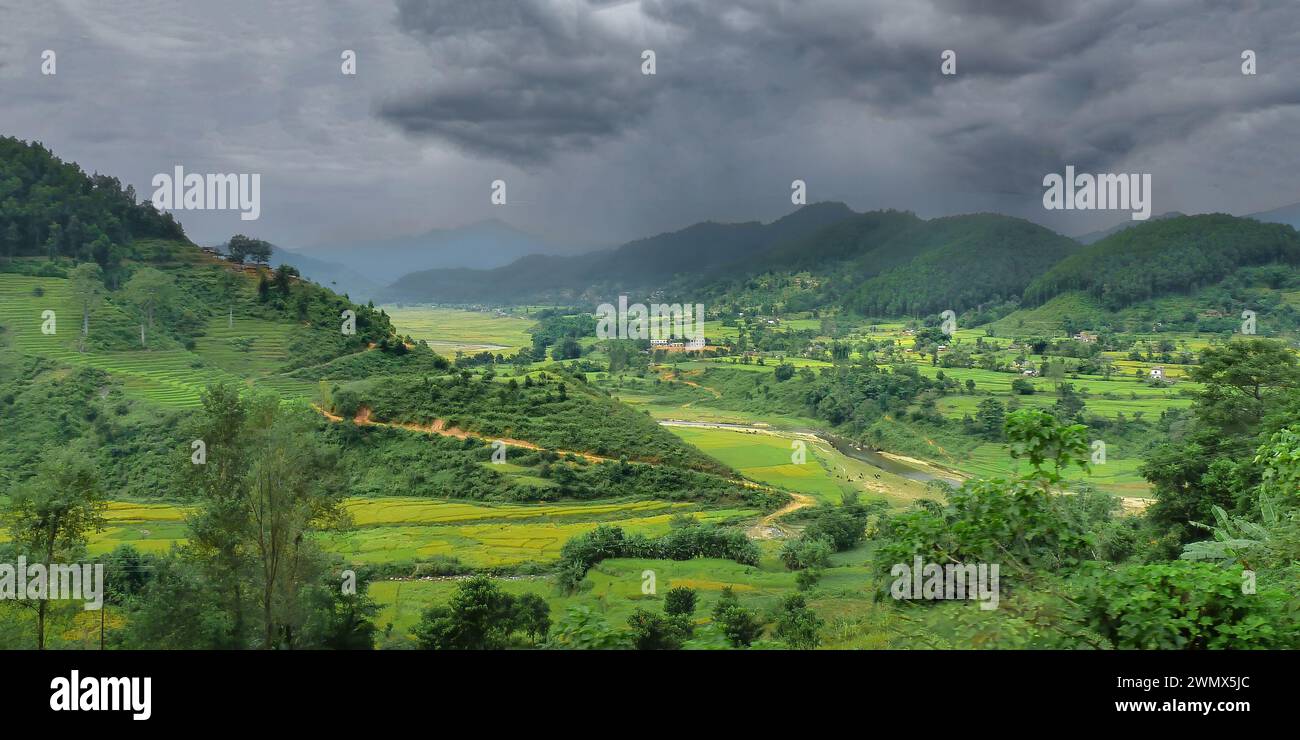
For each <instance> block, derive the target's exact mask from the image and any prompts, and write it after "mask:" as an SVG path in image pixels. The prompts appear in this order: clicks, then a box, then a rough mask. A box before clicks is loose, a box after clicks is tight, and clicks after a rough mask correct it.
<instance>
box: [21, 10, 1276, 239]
mask: <svg viewBox="0 0 1300 740" xmlns="http://www.w3.org/2000/svg"><path fill="white" fill-rule="evenodd" d="M0 8H3V10H0V18H3V19H4V20H3V23H2V24H0V89H3V90H4V91H5V98H4V103H3V105H0V134H13V135H17V136H20V137H21V138H25V139H35V140H41V141H44V142H45V143H46V144H48V145H49V146H51V147H52V148H53V149H54V150H55V151H56V152H57V153H59V154H60V155H61V156H64V157H65V158H68V159H72V160H75V161H78V162H80V163H81V164H83V166H85V167H86V168H87V169H91V170H98V171H101V172H110V173H113V174H114V175H117V176H119V177H121V178H123V180H125V181H128V182H131V183H133V184H134V185H135V186H136V189H137V191H140V192H148V191H149V190H150V189H151V188H150V178H151V177H152V176H153V174H154V173H157V172H165V171H170V168H171V167H173V166H174V165H175V164H177V163H182V164H184V165H186V167H187V169H193V170H194V171H213V172H229V171H237V172H257V173H262V175H263V180H262V183H263V197H264V200H265V203H264V208H263V210H262V213H263V217H262V219H261V220H260V221H258V222H257V224H256V229H255V235H257V236H260V237H263V238H268V239H271V240H272V241H278V242H282V243H284V244H285V245H286V246H293V245H300V244H310V243H316V242H321V241H330V240H337V239H345V238H351V237H355V236H367V237H370V236H391V235H397V234H410V233H416V232H421V231H424V230H427V229H429V228H433V227H449V226H457V225H462V224H465V223H468V222H472V221H476V220H480V219H485V218H492V217H496V218H502V219H504V220H507V221H509V222H511V223H512V224H513V225H515V226H518V227H520V228H523V229H525V230H530V231H534V232H537V233H540V234H542V235H545V236H548V237H551V238H552V239H553V240H557V241H567V242H569V243H575V242H580V243H583V244H587V245H593V244H610V243H616V242H618V241H622V240H625V239H630V238H635V237H640V236H644V235H646V234H650V233H657V232H661V231H665V230H669V229H675V228H681V227H683V226H686V225H688V224H690V223H691V222H694V221H699V220H706V219H712V220H724V221H725V220H732V221H741V220H751V219H755V218H758V219H764V220H768V219H772V218H776V217H779V216H781V215H783V214H785V213H787V212H789V210H791V208H792V205H791V203H790V198H789V192H790V191H789V186H790V182H791V180H793V179H796V178H798V179H803V180H806V181H807V183H808V188H809V198H810V199H811V200H814V201H815V200H825V199H842V200H844V201H846V202H848V203H849V205H851V206H853V207H854V208H857V209H859V210H864V209H872V208H881V207H892V208H907V209H912V210H915V211H917V212H918V213H920V214H921V215H923V216H934V215H944V214H948V213H958V212H969V211H972V210H1000V211H1003V212H1006V213H1011V214H1014V215H1020V216H1025V217H1028V218H1033V219H1036V220H1039V221H1041V222H1043V223H1046V224H1047V225H1049V226H1052V227H1054V228H1058V229H1061V230H1064V231H1066V232H1068V233H1080V232H1082V231H1087V230H1091V229H1092V228H1097V227H1105V226H1109V225H1111V224H1112V223H1114V222H1115V221H1116V220H1117V219H1116V218H1115V214H1113V213H1110V214H1107V213H1088V212H1079V211H1072V212H1068V213H1062V212H1056V211H1053V212H1046V211H1044V210H1043V208H1042V203H1041V191H1042V179H1043V176H1044V175H1045V174H1047V173H1049V172H1058V173H1059V172H1061V171H1063V168H1064V167H1065V166H1066V165H1075V166H1076V167H1078V168H1081V170H1083V171H1092V172H1134V171H1138V172H1150V173H1152V174H1153V181H1154V190H1155V202H1154V204H1153V208H1154V210H1155V211H1156V212H1162V211H1167V210H1181V211H1184V212H1197V211H1206V210H1220V211H1229V212H1234V213H1248V212H1252V211H1258V210H1264V209H1267V208H1272V207H1276V206H1280V205H1284V204H1287V203H1291V202H1295V201H1297V200H1300V190H1297V186H1296V183H1295V177H1294V172H1295V170H1296V168H1297V167H1300V147H1297V146H1296V144H1295V143H1294V131H1296V130H1298V129H1300V31H1298V30H1297V29H1300V3H1297V2H1294V1H1293V0H1257V1H1256V2H1250V1H1249V0H1247V1H1245V2H1242V1H1240V0H1158V1H1156V0H1151V1H1149V2H1142V3H1134V2H1131V0H1074V1H1071V2H1060V1H1058V0H473V1H471V0H434V1H423V2H421V1H418V0H393V2H391V3H382V2H375V1H374V0H331V2H328V3H321V2H319V0H281V1H280V2H276V3H264V2H259V1H258V0H220V2H218V0H202V1H199V0H187V1H182V0H133V2H131V3H115V4H105V3H100V2H96V0H54V1H53V2H45V3H22V2H14V1H13V0H0ZM46 48H52V49H56V50H57V51H58V53H59V73H58V76H57V77H46V76H42V75H41V74H40V53H41V51H42V50H43V49H46ZM343 49H353V50H355V51H356V52H357V56H358V69H359V71H358V74H357V75H356V76H354V77H346V76H344V75H342V74H341V73H340V68H339V63H340V62H339V59H340V57H339V55H340V52H341V51H342V50H343ZM644 49H653V50H654V51H655V52H656V54H657V68H658V69H657V71H658V74H657V75H655V76H653V77H647V76H643V75H642V74H641V63H642V62H641V52H642V50H644ZM945 49H951V50H953V51H955V52H956V54H957V74H956V75H955V76H944V75H942V74H941V73H940V54H941V53H942V52H943V51H944V50H945ZM1243 49H1253V50H1255V51H1256V52H1257V53H1258V64H1259V74H1258V75H1256V76H1253V77H1248V76H1244V75H1242V74H1241V70H1240V66H1241V59H1240V54H1241V51H1242V50H1243ZM497 178H504V179H507V180H508V181H509V187H510V204H509V206H508V207H494V206H492V205H491V203H490V201H489V198H488V193H489V184H490V183H491V182H492V181H493V180H495V179H497ZM232 219H233V221H232ZM182 220H183V222H184V224H185V226H186V228H187V229H188V230H189V231H190V233H191V234H193V235H195V237H196V238H198V239H200V240H202V241H216V240H220V239H225V238H228V237H229V235H230V234H231V233H236V232H237V231H240V230H243V229H245V228H248V224H246V223H243V222H240V221H239V220H238V216H232V215H231V214H221V213H209V212H193V213H185V214H183V216H182Z"/></svg>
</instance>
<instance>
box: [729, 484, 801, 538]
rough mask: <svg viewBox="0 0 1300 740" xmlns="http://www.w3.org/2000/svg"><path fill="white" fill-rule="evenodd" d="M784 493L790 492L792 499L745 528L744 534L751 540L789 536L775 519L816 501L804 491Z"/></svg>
mask: <svg viewBox="0 0 1300 740" xmlns="http://www.w3.org/2000/svg"><path fill="white" fill-rule="evenodd" d="M786 493H788V494H790V497H791V498H793V499H794V500H793V501H791V502H790V503H788V504H786V505H785V506H782V507H781V508H779V509H777V510H776V511H774V512H772V513H771V514H768V515H767V516H765V517H763V518H762V519H760V520H758V524H755V525H753V526H752V527H750V528H749V529H747V530H745V534H746V535H748V536H749V538H750V539H751V540H771V539H777V538H781V539H784V538H786V537H789V536H790V532H789V531H788V530H786V528H785V527H782V526H781V525H780V524H778V523H777V520H778V519H780V518H781V517H783V516H786V515H787V514H793V513H794V512H796V511H798V510H800V509H803V508H806V507H808V506H812V505H813V504H815V503H817V501H816V500H814V499H813V497H812V496H809V495H807V494H805V493H796V492H794V491H786Z"/></svg>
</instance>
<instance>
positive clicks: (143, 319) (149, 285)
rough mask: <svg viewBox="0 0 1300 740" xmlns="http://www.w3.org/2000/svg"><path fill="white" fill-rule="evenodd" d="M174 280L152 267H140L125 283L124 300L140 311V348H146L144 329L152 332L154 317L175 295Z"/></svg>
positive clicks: (164, 308)
mask: <svg viewBox="0 0 1300 740" xmlns="http://www.w3.org/2000/svg"><path fill="white" fill-rule="evenodd" d="M175 290H176V280H175V278H173V277H172V276H170V275H168V274H167V273H165V272H162V271H160V270H155V269H154V268H152V267H142V268H140V269H139V270H136V271H135V274H134V275H132V276H131V279H130V280H128V281H127V282H126V285H125V286H124V287H123V291H124V292H125V294H126V300H127V301H129V302H131V303H132V304H134V305H135V306H136V308H137V310H139V311H140V346H141V347H145V346H147V344H146V340H145V327H146V326H147V327H148V328H149V330H150V331H152V330H153V321H154V317H155V316H156V315H157V314H158V313H159V312H160V311H164V310H166V309H167V307H168V305H169V304H170V303H171V300H172V297H173V296H174V295H175Z"/></svg>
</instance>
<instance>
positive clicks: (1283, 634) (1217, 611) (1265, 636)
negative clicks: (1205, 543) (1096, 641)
mask: <svg viewBox="0 0 1300 740" xmlns="http://www.w3.org/2000/svg"><path fill="white" fill-rule="evenodd" d="M1242 584H1243V576H1242V570H1241V568H1231V569H1225V568H1219V567H1216V566H1214V565H1211V564H1209V563H1193V562H1187V561H1174V562H1170V563H1155V564H1151V565H1129V566H1124V567H1122V568H1119V569H1116V570H1097V571H1094V572H1092V573H1089V574H1088V576H1087V577H1086V578H1085V579H1084V580H1083V582H1082V585H1081V586H1080V588H1079V593H1078V595H1077V596H1076V597H1075V601H1076V602H1077V603H1078V605H1079V608H1080V609H1081V610H1082V612H1083V622H1084V623H1085V625H1086V626H1087V627H1088V628H1090V629H1091V630H1093V631H1094V632H1096V633H1097V634H1099V635H1101V637H1102V638H1104V639H1105V640H1107V641H1108V642H1110V643H1111V644H1112V645H1114V646H1115V647H1116V648H1119V649H1129V650H1222V649H1262V650H1267V649H1273V650H1278V649H1294V648H1296V647H1300V624H1297V619H1296V616H1295V614H1294V612H1292V611H1290V610H1289V609H1288V608H1287V602H1288V598H1287V595H1286V594H1285V593H1284V592H1282V591H1272V590H1261V591H1259V592H1258V593H1254V594H1244V593H1242Z"/></svg>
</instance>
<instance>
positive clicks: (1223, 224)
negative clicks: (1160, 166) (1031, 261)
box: [1025, 214, 1300, 310]
mask: <svg viewBox="0 0 1300 740" xmlns="http://www.w3.org/2000/svg"><path fill="white" fill-rule="evenodd" d="M1270 263H1281V264H1285V265H1290V266H1294V265H1296V264H1298V263H1300V234H1297V233H1296V231H1295V229H1293V228H1291V227H1290V226H1287V225H1284V224H1265V223H1260V222H1258V221H1255V220H1253V219H1248V218H1236V217H1234V216H1228V215H1224V214H1211V215H1203V216H1182V217H1177V218H1169V219H1163V220H1160V221H1150V222H1147V223H1145V224H1142V225H1140V226H1134V227H1133V228H1130V229H1125V230H1124V231H1120V232H1118V233H1116V234H1113V235H1111V236H1108V237H1106V238H1105V239H1102V240H1100V241H1098V242H1096V243H1095V244H1092V245H1089V246H1087V247H1085V248H1083V249H1081V250H1080V251H1078V252H1077V253H1075V254H1073V255H1071V256H1069V257H1067V258H1066V259H1064V260H1062V261H1061V262H1060V263H1059V264H1057V265H1056V266H1054V267H1052V268H1051V269H1050V270H1047V271H1046V272H1045V273H1043V274H1042V275H1041V276H1039V277H1038V278H1036V279H1035V280H1033V282H1031V283H1030V284H1029V286H1028V287H1027V288H1026V289H1025V301H1026V302H1027V303H1029V304H1030V305H1040V304H1043V303H1045V302H1047V301H1048V300H1050V299H1051V298H1053V297H1055V296H1058V295H1060V294H1062V293H1066V292H1069V291H1076V290H1077V291H1083V292H1086V293H1088V294H1089V295H1091V296H1093V297H1094V298H1096V299H1097V300H1098V301H1099V302H1100V303H1101V305H1102V306H1103V307H1105V308H1106V309H1108V310H1116V309H1120V308H1123V307H1125V306H1129V305H1132V304H1134V303H1137V302H1139V301H1142V300H1146V299H1148V298H1155V297H1159V296H1164V295H1170V294H1175V293H1188V292H1191V291H1193V290H1195V289H1197V288H1200V287H1204V286H1208V285H1213V284H1215V283H1217V282H1219V281H1221V280H1223V279H1224V278H1226V277H1228V276H1229V275H1230V274H1231V273H1233V272H1234V271H1235V270H1237V269H1239V268H1241V267H1248V266H1253V265H1266V264H1270Z"/></svg>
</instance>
